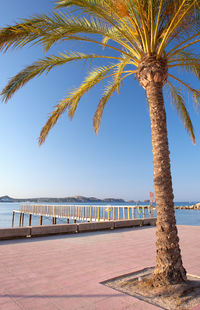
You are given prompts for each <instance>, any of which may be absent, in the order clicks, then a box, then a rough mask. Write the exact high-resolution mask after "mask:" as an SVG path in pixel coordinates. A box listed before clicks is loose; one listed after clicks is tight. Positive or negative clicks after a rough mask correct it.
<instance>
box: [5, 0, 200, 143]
mask: <svg viewBox="0 0 200 310" xmlns="http://www.w3.org/2000/svg"><path fill="white" fill-rule="evenodd" d="M63 7H64V8H67V12H65V13H62V12H53V13H52V14H51V15H48V16H47V15H38V16H34V17H32V18H30V19H24V20H22V21H21V23H19V24H16V25H13V26H10V27H6V28H3V29H1V31H0V49H1V50H4V51H6V50H7V49H8V48H10V47H15V48H17V47H23V46H25V45H26V44H30V43H32V44H36V43H37V44H41V45H42V46H43V47H44V48H45V50H46V51H47V50H49V49H50V48H51V47H52V45H54V44H55V43H59V42H63V41H65V40H73V41H79V42H80V41H83V42H88V43H90V44H97V45H100V46H102V48H105V47H106V48H109V49H110V50H113V52H114V53H113V56H107V55H106V51H105V50H104V52H103V53H102V55H96V54H84V53H81V52H74V51H73V52H72V51H70V52H69V51H68V52H63V53H59V54H58V55H56V56H55V55H52V56H48V57H45V58H43V59H39V60H38V61H36V62H35V63H33V64H32V65H30V66H28V67H26V68H25V69H24V70H22V71H21V72H20V73H18V74H17V75H16V76H14V77H13V78H12V79H11V80H10V81H9V83H8V85H7V86H6V87H5V88H4V89H3V91H2V95H3V99H4V100H5V101H7V100H8V99H9V98H10V97H11V96H12V95H13V94H14V93H15V91H16V90H17V89H19V88H20V87H22V86H23V85H24V84H26V83H27V82H28V81H29V80H31V79H32V78H33V77H35V76H37V75H40V74H42V73H43V72H47V73H48V72H49V71H50V70H51V69H52V68H53V67H55V66H59V65H63V64H65V63H68V62H73V61H78V60H87V59H89V60H94V59H97V58H102V59H104V60H105V61H109V62H108V63H107V64H106V63H105V65H104V66H101V67H98V68H97V67H94V68H93V69H92V70H91V71H90V72H89V74H88V76H87V77H86V79H85V80H84V81H83V83H82V84H81V85H80V86H79V87H78V88H77V89H74V90H72V91H71V92H70V93H69V94H68V96H67V97H66V98H64V99H63V100H61V101H60V103H59V104H58V105H57V106H56V109H55V110H54V111H53V112H52V113H51V116H50V118H49V120H48V121H47V123H46V125H45V126H44V127H43V129H42V131H41V135H40V138H39V142H40V144H41V143H43V142H44V140H45V138H46V136H47V134H48V132H49V130H50V129H51V128H52V126H53V125H54V124H55V123H56V122H57V120H58V118H59V116H60V115H61V114H62V113H63V112H65V111H66V110H68V114H69V117H70V118H71V119H72V118H73V115H74V113H75V111H76V108H77V105H78V103H79V100H80V99H81V97H82V96H83V95H84V94H85V93H86V92H88V91H89V90H90V89H91V88H92V87H93V86H94V85H96V84H97V83H99V82H100V81H102V80H105V79H109V78H111V80H110V81H109V82H108V83H107V84H106V86H105V90H104V93H103V96H102V98H101V100H100V102H99V104H98V108H97V111H96V113H95V115H94V121H93V124H94V129H95V132H98V130H99V126H100V120H101V117H102V113H103V109H104V107H105V105H106V103H107V101H108V100H109V98H110V97H111V96H112V94H113V93H114V92H115V91H117V92H118V91H119V88H120V85H121V83H122V81H123V80H124V79H125V78H126V77H128V76H130V75H134V74H135V76H136V77H137V78H138V80H139V82H140V84H141V85H142V86H143V87H144V88H145V85H147V83H148V81H150V80H151V79H152V78H154V79H157V80H159V79H162V78H160V77H159V72H160V70H161V67H162V66H160V65H159V63H160V61H162V64H165V69H164V75H165V78H164V80H163V84H165V83H167V86H168V89H169V90H170V92H171V98H172V102H174V103H175V105H176V108H177V111H178V113H179V114H180V116H181V118H182V120H183V122H184V125H185V128H186V130H187V131H188V133H189V134H190V136H191V139H192V141H193V142H194V143H195V136H194V131H193V126H192V122H191V120H190V116H189V113H188V112H187V109H186V106H185V103H184V97H183V93H182V89H184V88H185V89H186V90H187V91H189V93H190V95H191V96H192V97H193V98H194V100H195V102H196V103H197V104H199V102H200V92H199V90H196V89H194V88H193V87H192V86H191V85H189V84H188V83H185V82H184V81H182V80H180V79H179V78H177V77H175V76H174V75H172V74H170V73H169V72H168V71H169V69H170V68H174V67H179V68H181V69H184V70H186V71H190V72H191V73H193V74H194V75H195V76H196V77H197V78H198V79H199V78H200V56H199V54H197V53H195V52H194V50H193V47H194V46H195V44H198V42H199V41H200V38H199V34H200V23H199V22H200V16H199V0H168V1H166V0H73V1H72V0H60V1H57V8H63ZM76 12H77V14H76ZM94 34H96V35H99V36H98V38H97V36H95V38H94ZM102 37H103V39H102ZM116 52H118V55H117V56H116ZM149 56H151V61H150V66H152V61H153V62H154V60H155V62H157V67H160V69H159V72H158V71H157V70H155V72H154V71H153V70H151V73H149V72H148V74H146V73H147V71H148V70H143V69H144V68H143V64H144V63H145V62H146V60H147V59H148V57H149ZM111 60H112V61H113V63H111ZM127 67H128V69H127ZM142 71H143V72H142ZM141 72H142V73H143V74H142V75H141ZM145 72H146V73H145ZM173 80H174V81H176V82H178V83H179V84H180V86H181V87H177V86H175V85H173V83H172V81H173Z"/></svg>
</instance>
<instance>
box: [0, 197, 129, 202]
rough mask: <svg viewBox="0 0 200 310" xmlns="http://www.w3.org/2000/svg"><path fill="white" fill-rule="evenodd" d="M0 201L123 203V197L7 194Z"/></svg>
mask: <svg viewBox="0 0 200 310" xmlns="http://www.w3.org/2000/svg"><path fill="white" fill-rule="evenodd" d="M0 202H79V203H91V202H95V203H97V202H100V203H105V202H106V203H108V202H110V203H111V202H114V203H125V200H124V199H115V198H106V199H99V198H95V197H84V196H73V197H64V198H47V197H40V198H22V199H21V198H12V197H9V196H1V197H0Z"/></svg>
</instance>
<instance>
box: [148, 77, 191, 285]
mask: <svg viewBox="0 0 200 310" xmlns="http://www.w3.org/2000/svg"><path fill="white" fill-rule="evenodd" d="M162 88H163V84H162V83H155V82H154V81H152V82H150V83H148V85H147V87H145V89H146V94H147V99H148V103H149V111H150V119H151V131H152V147H153V164H154V189H155V198H156V203H157V224H156V227H157V228H156V268H155V271H154V276H153V279H154V284H155V285H167V284H173V283H180V282H183V281H185V280H186V271H185V269H184V267H183V264H182V258H181V252H180V248H179V238H178V234H177V228H176V220H175V215H174V202H173V198H174V196H173V189H172V181H171V169H170V158H169V147H168V137H167V126H166V113H165V106H164V100H163V90H162Z"/></svg>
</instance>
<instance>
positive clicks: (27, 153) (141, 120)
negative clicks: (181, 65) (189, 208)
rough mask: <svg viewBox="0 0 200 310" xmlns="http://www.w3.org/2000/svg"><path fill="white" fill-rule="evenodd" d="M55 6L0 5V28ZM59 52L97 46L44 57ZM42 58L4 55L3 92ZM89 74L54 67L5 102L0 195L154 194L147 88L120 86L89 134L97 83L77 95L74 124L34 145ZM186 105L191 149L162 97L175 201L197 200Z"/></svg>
mask: <svg viewBox="0 0 200 310" xmlns="http://www.w3.org/2000/svg"><path fill="white" fill-rule="evenodd" d="M53 6H54V1H52V0H42V1H27V0H10V1H2V2H1V10H0V24H1V26H5V25H8V24H12V23H14V22H15V21H17V20H18V19H19V18H23V17H29V16H32V15H34V14H36V13H47V12H48V11H49V10H51V9H52V8H53ZM64 50H67V51H69V50H74V51H77V50H79V51H83V52H86V51H90V52H96V50H97V49H96V48H94V46H89V45H84V44H82V45H81V46H78V45H73V44H69V43H68V44H62V45H58V46H56V47H54V48H53V49H52V51H51V52H50V53H49V54H53V53H54V54H56V52H57V51H64ZM98 52H101V51H99V50H98ZM106 52H108V51H106ZM43 56H44V55H43V51H42V50H41V48H40V47H39V46H37V47H36V46H35V47H32V48H30V47H25V48H23V49H21V50H9V51H8V52H7V53H6V54H1V55H0V68H1V78H0V88H1V89H2V88H3V87H4V86H5V84H6V83H7V81H8V79H9V78H10V77H11V76H13V75H15V74H16V73H18V72H19V71H20V70H21V69H22V68H24V67H25V66H26V65H29V64H31V63H32V62H33V61H35V60H36V59H38V58H40V57H43ZM101 64H103V63H101ZM87 70H88V67H87V66H82V65H81V64H80V63H78V64H73V65H71V64H70V65H65V66H62V67H59V68H57V69H55V70H52V72H50V73H49V75H47V76H46V75H43V76H41V77H39V78H36V79H34V80H32V81H31V82H29V83H28V84H27V85H26V86H25V87H23V88H22V89H20V90H19V91H18V92H17V93H16V94H15V95H14V96H13V97H12V99H11V100H10V101H9V102H8V103H7V104H1V105H0V141H1V152H0V171H1V173H0V196H2V195H10V196H12V197H41V196H43V197H44V196H45V197H66V196H73V195H84V196H96V197H99V198H106V197H115V198H124V199H127V200H130V199H134V200H139V199H141V200H142V199H146V198H148V195H149V191H153V166H152V146H151V132H150V119H149V114H148V107H147V103H146V97H145V93H144V90H143V89H142V88H141V87H140V86H139V84H138V82H137V81H136V80H134V78H133V77H130V78H128V79H127V80H126V81H125V82H124V84H123V87H122V88H121V91H120V94H119V95H114V96H113V97H112V98H111V100H110V101H109V103H108V104H107V106H106V108H105V111H104V114H103V119H102V123H101V128H100V132H99V134H98V136H96V135H95V133H94V131H93V127H92V118H93V114H94V113H95V110H96V106H97V104H98V100H99V98H100V95H101V90H102V88H103V85H102V84H100V85H99V86H97V87H96V88H94V89H93V90H92V91H91V92H90V93H88V94H87V95H85V96H84V97H83V98H82V100H81V101H80V104H79V107H78V109H77V112H76V115H75V117H74V119H73V121H72V122H71V121H70V120H69V119H68V116H67V115H66V114H65V115H63V116H62V117H61V119H60V120H59V121H58V123H57V124H56V126H55V127H54V128H53V129H52V131H51V132H50V134H49V136H48V137H47V140H46V142H45V143H44V145H43V146H42V147H39V146H38V141H37V139H38V137H39V134H40V130H41V127H42V126H43V125H44V123H45V122H46V120H47V118H48V114H49V113H50V112H51V111H52V110H53V107H54V106H55V105H56V104H57V103H58V101H59V100H60V99H62V98H64V97H65V96H66V94H67V92H68V91H69V90H70V89H72V88H74V87H77V86H78V85H79V84H80V83H81V81H82V79H83V78H84V76H85V73H86V72H87ZM181 74H182V73H181V72H180V73H179V76H181ZM182 78H183V79H185V80H188V81H189V82H190V84H192V85H193V86H194V87H196V88H199V82H197V81H195V80H194V79H193V78H192V77H191V76H185V75H183V76H182ZM187 101H188V102H187V103H188V105H187V106H188V110H189V112H190V115H191V118H192V120H193V124H194V128H195V133H196V142H197V143H196V146H193V144H192V142H191V141H190V138H189V136H188V135H187V134H186V132H185V130H184V126H183V124H182V122H181V121H180V119H179V118H178V117H177V114H176V110H175V108H174V107H173V106H172V105H171V104H170V99H169V97H168V96H165V102H166V110H167V122H168V132H169V146H170V151H171V155H170V156H171V164H172V179H173V187H174V194H175V200H176V201H183V200H186V201H187V200H190V201H192V200H199V199H200V189H199V188H200V181H199V176H200V163H199V162H200V161H199V155H200V134H199V129H200V117H199V112H198V113H196V112H195V109H194V104H193V103H192V102H191V100H189V98H188V100H187Z"/></svg>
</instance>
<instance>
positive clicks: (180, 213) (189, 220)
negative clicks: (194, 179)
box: [0, 202, 200, 228]
mask: <svg viewBox="0 0 200 310" xmlns="http://www.w3.org/2000/svg"><path fill="white" fill-rule="evenodd" d="M195 203H196V202H175V205H176V206H187V205H193V204H195ZM49 204H50V203H49ZM56 205H58V204H56ZM60 205H67V204H66V203H60ZM69 205H73V204H72V203H70V204H69ZM75 205H82V204H77V203H76V204H75ZM91 205H95V204H91ZM105 205H106V204H105ZM110 205H112V206H115V204H109V206H110ZM119 205H120V204H117V206H119ZM125 205H126V206H128V205H130V206H133V205H135V204H127V203H126V204H125ZM121 206H123V204H121ZM19 209H20V203H8V202H0V228H9V227H11V226H12V214H13V210H19ZM175 216H176V222H177V225H192V226H200V210H177V209H176V210H175ZM18 218H19V215H18V214H16V215H15V226H18ZM51 223H52V218H51V217H44V218H43V225H49V224H51ZM57 223H58V224H63V223H66V220H65V219H58V220H57ZM24 224H25V226H26V225H28V215H25V218H24ZM32 225H39V217H38V216H33V218H32Z"/></svg>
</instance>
